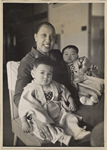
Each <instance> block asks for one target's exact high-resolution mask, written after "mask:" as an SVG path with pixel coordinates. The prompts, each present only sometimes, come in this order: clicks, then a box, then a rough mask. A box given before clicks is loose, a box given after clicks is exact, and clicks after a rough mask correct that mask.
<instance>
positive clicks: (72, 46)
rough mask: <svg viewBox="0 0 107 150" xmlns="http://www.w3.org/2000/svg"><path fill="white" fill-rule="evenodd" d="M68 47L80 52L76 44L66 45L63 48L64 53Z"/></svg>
mask: <svg viewBox="0 0 107 150" xmlns="http://www.w3.org/2000/svg"><path fill="white" fill-rule="evenodd" d="M67 48H73V49H75V51H76V53H77V54H78V52H79V49H78V47H76V46H75V45H68V46H66V47H64V48H63V49H62V53H64V51H65V50H66V49H67Z"/></svg>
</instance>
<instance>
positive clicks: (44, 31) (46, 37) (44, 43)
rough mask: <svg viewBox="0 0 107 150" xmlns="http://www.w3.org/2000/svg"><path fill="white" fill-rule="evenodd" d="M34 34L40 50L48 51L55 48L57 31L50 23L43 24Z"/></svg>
mask: <svg viewBox="0 0 107 150" xmlns="http://www.w3.org/2000/svg"><path fill="white" fill-rule="evenodd" d="M34 36H35V41H36V45H37V49H38V50H40V51H42V52H44V53H47V52H49V51H50V50H51V49H52V48H53V46H54V44H55V31H54V29H53V28H52V27H51V26H50V25H45V24H44V25H42V26H41V28H40V29H39V31H38V33H37V34H35V35H34Z"/></svg>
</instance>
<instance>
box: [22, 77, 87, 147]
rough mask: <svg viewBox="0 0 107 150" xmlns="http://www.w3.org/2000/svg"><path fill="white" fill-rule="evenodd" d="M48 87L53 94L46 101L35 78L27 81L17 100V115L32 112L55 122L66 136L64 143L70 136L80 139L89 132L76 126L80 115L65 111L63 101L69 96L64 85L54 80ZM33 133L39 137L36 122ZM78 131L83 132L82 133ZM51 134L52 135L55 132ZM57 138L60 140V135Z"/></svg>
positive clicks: (46, 120)
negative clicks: (18, 100)
mask: <svg viewBox="0 0 107 150" xmlns="http://www.w3.org/2000/svg"><path fill="white" fill-rule="evenodd" d="M50 87H51V90H52V93H53V95H52V98H51V100H49V101H47V100H46V97H45V94H44V91H43V88H42V86H41V85H39V84H38V83H37V82H36V80H33V81H32V82H31V83H29V84H28V85H27V86H26V87H25V88H24V91H23V93H22V96H21V99H20V102H19V117H20V118H21V117H24V116H26V115H28V114H29V115H30V114H32V113H33V114H35V116H36V117H37V119H39V120H40V121H42V122H44V123H55V125H56V128H57V127H58V128H59V127H60V128H61V130H60V129H59V130H60V132H59V134H60V133H61V132H62V131H63V134H64V137H65V136H66V137H67V138H66V139H67V142H65V143H64V144H66V145H68V143H69V141H70V139H71V137H72V136H73V137H74V139H80V138H83V136H85V135H87V134H89V132H86V131H85V130H84V129H83V128H80V127H79V126H78V121H79V119H81V117H79V116H76V115H74V114H73V113H70V112H66V110H65V108H64V106H65V102H64V101H67V100H68V98H69V96H71V94H70V92H69V91H68V90H67V89H66V87H65V86H64V85H62V84H59V83H57V82H55V81H52V82H51V83H50ZM54 106H56V107H54ZM50 107H51V108H50ZM53 108H54V109H53ZM56 110H58V111H56ZM57 112H59V114H58V113H57ZM58 128H57V129H58ZM50 130H51V129H50ZM33 133H34V134H36V136H38V137H39V138H41V137H40V135H39V132H38V133H37V128H36V123H34V125H33ZM80 133H83V135H82V134H80ZM52 134H53V135H54V134H55V133H52ZM81 135H82V136H81ZM57 140H59V141H62V139H61V136H60V137H59V139H58V138H57ZM52 142H53V141H52ZM53 143H54V142H53Z"/></svg>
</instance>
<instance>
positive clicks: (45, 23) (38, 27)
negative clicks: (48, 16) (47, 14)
mask: <svg viewBox="0 0 107 150" xmlns="http://www.w3.org/2000/svg"><path fill="white" fill-rule="evenodd" d="M43 25H48V26H51V27H52V28H53V30H54V31H55V28H54V26H53V25H52V24H51V23H49V22H42V23H40V24H39V25H38V26H37V27H36V29H35V33H38V31H39V29H40V28H41V27H42V26H43Z"/></svg>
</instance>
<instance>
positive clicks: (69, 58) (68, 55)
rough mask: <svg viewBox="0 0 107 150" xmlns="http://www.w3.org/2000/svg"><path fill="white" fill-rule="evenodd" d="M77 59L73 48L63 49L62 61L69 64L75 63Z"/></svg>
mask: <svg viewBox="0 0 107 150" xmlns="http://www.w3.org/2000/svg"><path fill="white" fill-rule="evenodd" d="M77 58H78V54H77V53H76V50H75V49H73V48H67V49H65V51H64V53H63V60H64V61H65V62H66V63H67V64H69V63H71V62H73V61H75V60H76V59H77Z"/></svg>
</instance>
